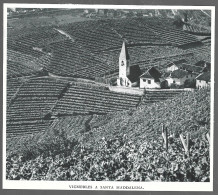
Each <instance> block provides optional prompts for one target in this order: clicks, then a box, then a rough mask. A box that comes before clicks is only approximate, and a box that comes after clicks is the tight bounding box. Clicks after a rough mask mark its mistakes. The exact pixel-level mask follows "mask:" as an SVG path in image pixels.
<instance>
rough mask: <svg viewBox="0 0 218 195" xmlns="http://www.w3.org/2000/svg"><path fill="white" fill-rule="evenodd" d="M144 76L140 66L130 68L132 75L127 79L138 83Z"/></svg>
mask: <svg viewBox="0 0 218 195" xmlns="http://www.w3.org/2000/svg"><path fill="white" fill-rule="evenodd" d="M141 74H142V71H141V69H140V67H139V65H134V66H130V75H128V76H127V78H128V79H129V80H130V81H131V82H132V83H134V82H136V81H138V79H139V76H140V75H141Z"/></svg>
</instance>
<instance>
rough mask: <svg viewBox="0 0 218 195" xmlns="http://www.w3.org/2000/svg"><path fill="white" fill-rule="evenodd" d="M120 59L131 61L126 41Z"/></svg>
mask: <svg viewBox="0 0 218 195" xmlns="http://www.w3.org/2000/svg"><path fill="white" fill-rule="evenodd" d="M120 58H123V59H127V60H129V59H130V57H129V53H128V50H127V47H126V43H125V41H124V42H123V45H122V49H121V52H120Z"/></svg>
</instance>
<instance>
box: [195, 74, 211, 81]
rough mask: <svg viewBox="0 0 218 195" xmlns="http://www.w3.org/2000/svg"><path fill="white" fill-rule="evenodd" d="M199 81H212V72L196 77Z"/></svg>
mask: <svg viewBox="0 0 218 195" xmlns="http://www.w3.org/2000/svg"><path fill="white" fill-rule="evenodd" d="M196 79H197V80H202V81H207V82H208V81H210V72H203V73H201V74H199V75H198V76H197V77H196Z"/></svg>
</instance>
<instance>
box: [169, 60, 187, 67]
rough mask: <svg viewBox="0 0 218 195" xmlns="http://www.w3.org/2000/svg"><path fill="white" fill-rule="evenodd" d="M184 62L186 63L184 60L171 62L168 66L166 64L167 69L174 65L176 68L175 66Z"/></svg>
mask: <svg viewBox="0 0 218 195" xmlns="http://www.w3.org/2000/svg"><path fill="white" fill-rule="evenodd" d="M185 62H187V61H186V60H185V59H181V60H177V61H173V62H171V63H170V64H168V65H167V67H170V66H173V65H176V66H177V65H178V64H181V63H185Z"/></svg>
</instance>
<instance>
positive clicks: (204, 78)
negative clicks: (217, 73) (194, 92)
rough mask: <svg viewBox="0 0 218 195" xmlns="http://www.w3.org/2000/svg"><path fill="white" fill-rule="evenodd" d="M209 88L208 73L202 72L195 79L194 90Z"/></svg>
mask: <svg viewBox="0 0 218 195" xmlns="http://www.w3.org/2000/svg"><path fill="white" fill-rule="evenodd" d="M208 87H210V72H203V73H201V74H199V75H198V76H197V77H196V88H198V89H201V88H208Z"/></svg>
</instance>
